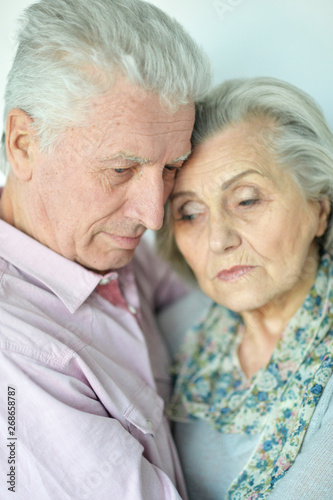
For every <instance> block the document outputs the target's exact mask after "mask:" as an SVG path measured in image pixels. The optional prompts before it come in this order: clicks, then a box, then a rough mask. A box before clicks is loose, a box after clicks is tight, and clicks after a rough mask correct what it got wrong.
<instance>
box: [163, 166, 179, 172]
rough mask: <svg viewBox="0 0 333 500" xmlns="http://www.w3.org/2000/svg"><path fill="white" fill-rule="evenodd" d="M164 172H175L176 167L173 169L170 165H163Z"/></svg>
mask: <svg viewBox="0 0 333 500" xmlns="http://www.w3.org/2000/svg"><path fill="white" fill-rule="evenodd" d="M164 168H165V169H166V170H169V171H170V172H172V171H173V170H176V168H177V167H173V166H172V165H165V167H164Z"/></svg>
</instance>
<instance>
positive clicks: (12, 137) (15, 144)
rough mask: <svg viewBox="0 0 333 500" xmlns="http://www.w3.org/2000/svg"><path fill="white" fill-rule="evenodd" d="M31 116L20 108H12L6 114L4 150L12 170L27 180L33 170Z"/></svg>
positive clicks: (17, 175)
mask: <svg viewBox="0 0 333 500" xmlns="http://www.w3.org/2000/svg"><path fill="white" fill-rule="evenodd" d="M32 122H33V120H32V118H30V116H28V115H27V114H26V113H25V112H24V111H22V110H21V109H17V108H13V109H11V110H10V111H9V113H8V116H7V126H6V148H7V149H6V151H7V158H8V161H9V163H10V165H11V168H12V171H13V173H14V175H15V177H17V179H19V180H21V181H29V180H30V179H31V177H32V170H33V168H32V167H33V151H32V150H33V144H34V131H33V129H32V127H31V123H32Z"/></svg>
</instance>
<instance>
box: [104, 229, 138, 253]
mask: <svg viewBox="0 0 333 500" xmlns="http://www.w3.org/2000/svg"><path fill="white" fill-rule="evenodd" d="M103 234H105V235H106V236H107V238H110V239H111V240H113V242H114V243H115V244H116V246H117V247H118V248H121V249H123V250H133V249H134V248H136V247H137V246H138V244H139V243H140V240H141V237H142V235H143V233H141V234H139V236H120V235H118V234H112V233H107V232H105V231H103Z"/></svg>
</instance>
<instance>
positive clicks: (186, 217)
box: [177, 214, 196, 221]
mask: <svg viewBox="0 0 333 500" xmlns="http://www.w3.org/2000/svg"><path fill="white" fill-rule="evenodd" d="M195 217H196V214H183V215H182V216H181V217H180V218H179V219H177V220H178V221H181V220H184V221H191V220H193V219H195Z"/></svg>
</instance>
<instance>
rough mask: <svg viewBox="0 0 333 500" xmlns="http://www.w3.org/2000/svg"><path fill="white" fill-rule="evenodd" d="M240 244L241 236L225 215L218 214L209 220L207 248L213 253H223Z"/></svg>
mask: <svg viewBox="0 0 333 500" xmlns="http://www.w3.org/2000/svg"><path fill="white" fill-rule="evenodd" d="M240 244H241V237H240V235H239V234H238V233H237V231H236V229H235V228H234V227H233V226H232V223H231V221H230V220H228V218H227V217H222V216H221V215H220V214H217V215H214V216H211V217H210V220H209V248H210V250H211V251H212V252H213V253H223V252H226V251H228V250H232V249H233V248H238V247H239V245H240Z"/></svg>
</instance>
